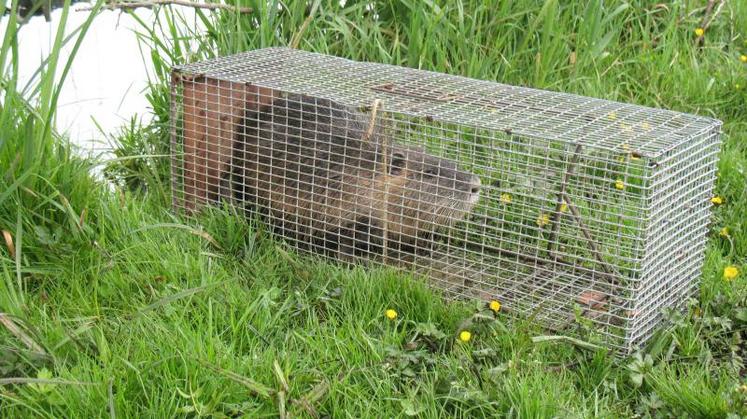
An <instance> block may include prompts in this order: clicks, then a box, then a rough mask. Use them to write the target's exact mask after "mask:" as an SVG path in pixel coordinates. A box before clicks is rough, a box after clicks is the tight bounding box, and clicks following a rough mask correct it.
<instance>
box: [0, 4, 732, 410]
mask: <svg viewBox="0 0 747 419" xmlns="http://www.w3.org/2000/svg"><path fill="white" fill-rule="evenodd" d="M245 3H246V4H245V5H249V6H252V7H254V8H255V10H256V12H255V13H254V14H252V15H249V16H243V17H238V16H236V15H233V14H230V13H218V14H207V13H198V15H199V17H200V19H203V20H204V22H205V23H206V24H207V25H208V27H209V31H208V33H207V35H205V36H201V37H199V38H198V41H199V42H198V46H197V47H196V48H190V47H188V46H187V43H186V39H191V38H193V37H194V35H195V34H192V33H189V32H186V33H179V31H178V30H177V29H176V27H175V25H174V24H173V22H175V21H179V20H180V19H181V17H180V16H179V15H178V14H175V13H173V12H171V11H169V10H168V9H161V10H160V11H159V16H160V19H161V20H160V25H157V26H156V27H155V28H153V27H147V26H143V31H142V33H140V34H139V35H138V36H140V37H141V39H142V40H143V42H147V43H149V44H151V45H155V46H156V47H157V51H158V54H156V55H154V56H152V57H146V59H149V60H153V61H154V63H155V64H156V72H155V74H153V78H152V87H151V89H150V90H149V91H148V92H147V93H146V94H147V96H148V98H149V100H150V102H151V105H152V107H153V112H154V114H155V116H156V118H155V122H154V124H153V125H152V126H148V127H142V126H139V125H138V124H135V123H133V124H131V125H129V126H127V127H125V128H123V129H122V130H121V131H119V132H116V133H112V136H113V138H114V139H115V141H114V142H115V143H116V144H118V149H117V153H116V154H117V159H116V160H115V161H112V162H110V163H109V164H108V165H107V169H106V170H105V173H106V174H107V175H108V176H109V178H110V179H113V180H115V183H116V184H117V188H115V189H113V190H112V188H110V187H109V186H108V185H107V184H105V183H104V182H102V181H99V180H95V179H92V178H91V176H90V175H89V171H90V170H91V168H92V167H93V166H94V165H96V164H98V163H97V162H93V161H87V160H83V159H80V158H78V157H75V156H74V155H73V154H72V153H71V152H70V150H69V146H68V145H67V144H66V142H65V139H63V138H59V137H58V135H57V134H56V133H55V132H54V129H53V125H52V121H54V111H55V103H56V99H55V98H56V97H57V95H58V92H59V86H60V83H61V82H62V81H63V79H64V73H65V69H66V68H68V66H69V60H68V61H65V57H60V56H59V55H55V54H54V53H53V55H52V57H50V58H49V59H48V60H47V61H46V65H45V66H44V67H43V68H42V71H40V72H39V73H38V77H37V78H36V79H35V81H34V83H32V84H31V85H30V86H27V87H24V88H20V87H19V86H18V85H17V63H18V54H21V53H28V52H26V51H22V50H21V49H20V48H19V47H18V46H17V44H16V38H15V30H10V31H8V32H7V33H5V34H3V36H2V37H1V38H2V40H3V41H2V44H1V45H0V48H1V49H0V68H1V69H2V71H1V72H0V74H1V75H0V97H2V104H1V105H0V107H2V112H0V230H2V231H3V233H4V234H3V239H0V312H2V313H4V314H3V317H2V323H0V324H2V326H0V416H4V417H103V416H107V415H112V416H113V415H116V416H118V417H173V416H198V415H204V416H213V417H225V416H240V415H245V416H246V417H265V416H267V417H277V416H279V415H282V413H283V412H287V413H288V414H289V415H292V416H316V415H318V416H323V415H332V416H335V417H338V416H350V417H392V416H403V415H407V414H413V415H420V416H422V417H436V416H459V417H467V416H470V417H471V416H490V417H494V416H509V417H611V418H612V417H630V416H633V415H640V416H641V417H687V416H690V417H725V416H726V415H727V414H728V413H733V414H735V415H746V414H747V408H746V407H745V406H747V405H746V403H747V394H746V393H747V387H740V386H742V385H744V384H745V379H744V378H743V374H744V372H743V371H744V369H745V364H744V360H743V357H744V356H745V353H744V349H743V347H744V343H743V341H742V340H743V339H744V330H745V326H746V325H747V292H746V291H747V286H746V285H745V279H746V278H747V275H746V272H745V270H747V224H745V220H747V192H746V191H747V188H746V187H745V185H747V173H746V170H747V145H746V144H747V134H746V131H747V106H745V105H746V102H747V66H746V65H745V64H742V63H740V61H739V55H740V54H747V44H745V40H746V38H745V36H747V33H745V32H744V30H745V28H747V4H745V3H744V2H729V3H728V4H726V5H725V6H724V7H723V8H721V10H720V12H719V14H718V16H717V17H716V18H715V19H714V20H713V22H712V24H711V25H710V27H709V28H708V30H707V31H706V39H705V44H704V46H703V47H702V48H698V47H697V46H696V44H695V37H694V35H693V31H694V29H695V28H696V27H697V26H699V25H700V24H701V23H700V22H701V21H702V19H703V13H704V7H703V5H702V4H701V3H700V2H695V1H684V2H678V3H676V4H666V5H663V4H660V5H657V4H655V2H645V1H642V0H640V1H639V0H635V1H631V2H629V3H626V4H625V5H623V6H618V5H614V6H604V7H603V6H602V5H601V2H597V1H590V2H574V3H573V4H567V3H569V2H558V1H549V2H540V1H529V0H521V1H500V2H489V1H477V0H474V1H464V2H439V3H440V5H438V6H437V5H435V4H434V3H432V2H415V1H405V0H402V1H378V2H374V4H375V12H376V13H375V15H376V16H378V18H375V17H374V12H372V11H371V10H369V9H368V8H367V4H369V3H370V2H362V1H354V0H348V1H347V3H346V5H345V6H344V7H343V6H340V5H339V2H337V1H332V0H330V1H322V2H321V5H320V7H318V8H317V9H315V15H314V16H313V18H312V19H311V20H310V21H309V24H308V26H307V27H306V30H305V31H304V32H303V33H302V34H300V35H299V34H298V32H299V28H301V27H302V25H303V22H304V20H305V19H306V17H307V10H306V7H305V5H304V4H303V3H304V2H288V5H286V4H283V3H273V4H271V5H269V6H267V5H265V3H264V2H253V1H250V2H245ZM278 4H280V6H281V7H280V8H278V7H276V6H277V5H278ZM2 11H3V10H0V12H2ZM86 27H87V25H84V27H83V28H81V30H80V31H79V32H76V34H75V36H72V37H70V38H69V39H66V38H64V37H63V36H62V35H61V34H60V35H59V36H57V38H56V39H57V46H58V48H55V49H54V51H59V46H60V45H61V44H62V43H63V42H78V39H80V38H79V36H80V37H82V36H85V29H86ZM11 28H15V25H11ZM20 30H24V29H23V28H21V29H20ZM162 32H163V33H162ZM294 37H296V38H297V39H298V40H299V47H300V48H303V49H306V50H313V51H320V52H327V53H331V54H335V55H340V56H344V57H350V58H355V59H361V60H370V61H377V62H386V63H394V64H401V65H406V66H411V67H419V68H425V69H430V70H438V71H445V72H448V73H451V74H461V75H467V76H471V77H477V78H481V79H490V80H498V81H501V82H505V83H510V84H516V85H525V86H532V87H539V88H546V89H551V90H555V91H564V92H573V93H579V94H584V95H589V96H594V97H602V98H607V99H613V100H620V101H625V102H630V103H637V104H644V105H653V106H660V107H666V108H670V109H675V110H680V111H687V112H696V113H700V114H704V115H710V116H715V117H717V118H719V119H722V120H723V121H724V123H725V124H724V142H725V143H724V147H723V152H722V156H721V161H720V163H719V178H718V181H717V192H718V194H719V195H721V196H723V197H724V199H725V203H724V204H723V205H721V206H719V207H715V208H714V222H713V225H712V228H711V233H710V240H709V243H708V248H707V252H706V258H705V260H706V263H705V266H704V269H703V286H702V290H701V293H700V295H699V298H698V299H697V301H693V302H692V304H691V306H690V307H689V310H688V311H687V313H686V314H683V315H675V314H673V315H672V316H671V317H672V321H673V327H672V328H671V329H669V330H667V331H664V332H662V333H660V334H659V335H658V336H657V337H656V339H654V340H653V341H652V342H651V344H650V345H649V347H648V348H646V350H645V351H644V352H643V353H642V354H639V356H637V357H631V358H630V359H627V360H615V359H614V358H612V357H611V356H609V355H607V354H605V353H604V352H603V351H599V350H593V349H589V348H585V347H584V346H583V345H574V344H573V343H572V342H569V341H562V340H561V341H533V340H532V338H533V337H536V336H541V335H546V334H547V333H548V332H546V331H543V330H542V329H540V328H539V327H538V326H537V325H536V324H533V322H532V321H531V320H527V319H522V318H513V317H512V316H510V315H508V314H500V315H499V316H498V317H497V318H493V315H492V314H491V313H487V312H486V311H485V310H484V309H483V308H482V307H480V306H478V305H477V304H476V303H475V304H469V303H444V302H443V301H442V300H441V299H440V298H439V296H438V295H437V293H434V292H433V291H430V290H428V289H426V287H425V286H424V285H423V284H422V283H420V282H418V281H415V280H409V279H408V278H405V277H402V276H400V275H397V274H394V273H392V272H390V271H386V270H364V269H362V268H360V269H354V270H345V269H342V268H338V267H335V266H333V265H329V264H325V263H322V262H318V261H313V260H309V259H302V258H299V257H297V256H294V255H293V254H291V253H287V252H285V251H284V250H282V249H281V248H280V247H279V246H278V245H277V244H276V243H274V242H273V241H272V240H270V239H269V237H268V234H267V233H266V232H265V231H263V230H262V228H260V227H256V226H254V225H252V224H249V223H247V222H246V221H244V220H242V219H241V218H240V217H236V216H235V215H234V214H231V213H230V211H229V210H222V209H215V210H214V211H211V212H210V213H208V214H205V215H204V216H201V217H200V218H199V219H198V220H183V219H180V218H178V217H175V216H173V215H171V213H170V211H169V206H168V205H169V197H168V185H169V183H168V178H167V173H168V168H167V166H166V164H167V163H168V160H167V159H165V158H163V157H159V156H161V155H163V154H164V153H165V152H166V150H167V143H166V141H167V138H168V123H169V120H168V117H169V113H168V110H169V106H168V98H169V96H168V87H167V85H166V82H167V81H168V69H169V66H170V65H171V64H173V63H180V62H183V61H184V60H194V59H200V58H205V57H209V56H213V55H215V54H226V53H230V52H235V51H239V50H244V49H247V48H255V47H263V46H270V45H287V44H289V43H290V41H291V39H294ZM70 59H74V57H70ZM737 85H739V86H740V87H741V88H739V89H738V88H737ZM18 91H23V92H24V95H23V96H21V95H19V94H17V93H16V92H18ZM723 227H728V229H729V234H728V236H727V237H722V236H720V235H719V231H720V230H721V229H722V228H723ZM5 237H8V238H9V239H11V240H12V244H13V245H12V248H11V246H8V244H9V243H6V239H5ZM728 265H735V266H738V267H739V268H740V270H741V274H740V276H739V277H738V278H737V279H735V280H734V281H731V282H727V281H725V280H724V279H723V276H722V275H723V269H724V267H726V266H728ZM387 308H394V309H396V310H397V312H398V314H399V316H398V318H397V320H395V321H388V320H387V319H386V318H385V317H384V315H383V313H384V311H385V310H386V309H387ZM465 322H468V323H465ZM464 327H468V328H469V329H470V330H471V331H472V332H473V336H472V340H471V341H470V342H469V343H466V344H465V343H461V342H458V341H457V339H456V336H457V335H458V333H459V331H460V330H461V329H462V328H464ZM583 337H584V336H582V338H583Z"/></svg>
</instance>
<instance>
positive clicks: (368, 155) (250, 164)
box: [229, 95, 480, 257]
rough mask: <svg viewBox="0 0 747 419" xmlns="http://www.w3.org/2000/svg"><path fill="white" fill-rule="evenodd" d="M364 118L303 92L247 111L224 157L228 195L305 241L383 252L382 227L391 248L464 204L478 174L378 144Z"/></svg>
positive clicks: (424, 238)
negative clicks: (231, 148) (227, 163)
mask: <svg viewBox="0 0 747 419" xmlns="http://www.w3.org/2000/svg"><path fill="white" fill-rule="evenodd" d="M369 124H370V122H369V117H367V116H366V115H365V114H363V113H360V112H357V111H352V110H350V109H348V108H345V107H343V106H340V105H339V104H336V103H335V102H332V101H329V100H323V99H315V98H311V97H308V96H303V95H289V96H287V97H284V98H277V99H275V100H274V101H273V102H272V104H271V105H270V106H268V107H265V108H264V109H260V110H259V111H257V110H251V111H247V113H246V116H245V118H244V121H243V123H241V124H240V127H239V128H238V130H237V135H236V141H235V145H234V148H235V150H234V155H233V160H232V162H231V173H230V183H229V185H230V187H231V194H232V195H233V198H234V199H235V200H237V201H239V202H244V203H246V204H248V207H249V208H248V209H254V210H258V212H259V213H260V214H263V215H264V216H265V218H266V219H268V220H269V221H270V224H271V225H272V226H273V227H274V228H275V229H276V231H278V232H279V233H280V234H282V235H283V236H284V237H286V238H288V239H291V240H294V241H295V244H297V245H299V246H303V247H306V248H310V249H312V250H320V251H323V252H325V253H327V254H334V255H336V256H338V257H340V256H370V255H371V254H381V253H382V250H383V243H384V237H385V234H386V237H388V241H387V248H388V249H392V250H395V251H410V252H411V251H415V250H418V249H419V248H420V247H422V246H423V245H425V244H427V243H428V241H429V239H430V238H432V235H433V233H435V232H437V231H439V230H442V229H444V228H446V227H448V226H449V225H450V224H452V223H454V222H456V221H458V220H460V219H461V218H463V217H464V216H465V214H467V213H468V212H469V211H471V209H472V207H473V206H474V205H475V203H476V202H477V200H478V198H479V195H480V178H479V177H477V176H475V175H473V174H471V173H468V172H465V171H462V170H460V169H459V168H458V167H457V165H456V163H455V162H453V161H451V160H447V159H442V158H438V157H435V156H432V155H430V154H427V153H426V152H424V151H423V150H422V149H420V148H416V147H406V146H402V145H398V144H394V143H393V142H391V141H388V142H387V143H386V144H385V143H384V139H385V136H384V134H383V133H382V130H381V129H378V128H377V129H375V130H373V132H372V133H369V132H367V131H370V130H369ZM368 134H371V135H370V136H369V135H368ZM385 149H386V151H387V159H386V167H388V169H389V170H388V173H385V172H384V166H385V164H384V163H385V159H384V152H383V151H384V150H385ZM252 207H253V208H252ZM385 229H386V231H387V232H386V233H385V232H384V230H385Z"/></svg>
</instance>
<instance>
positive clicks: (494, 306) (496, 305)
mask: <svg viewBox="0 0 747 419" xmlns="http://www.w3.org/2000/svg"><path fill="white" fill-rule="evenodd" d="M488 307H490V309H491V310H493V312H494V313H497V312H499V311H501V303H500V302H498V301H496V300H493V301H491V302H490V304H488Z"/></svg>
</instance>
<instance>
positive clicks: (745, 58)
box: [739, 54, 747, 63]
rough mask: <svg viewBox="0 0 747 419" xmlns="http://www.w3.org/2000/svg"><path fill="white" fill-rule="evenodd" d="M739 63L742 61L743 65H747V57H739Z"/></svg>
mask: <svg viewBox="0 0 747 419" xmlns="http://www.w3.org/2000/svg"><path fill="white" fill-rule="evenodd" d="M739 61H741V62H743V63H747V55H744V54H742V55H740V56H739Z"/></svg>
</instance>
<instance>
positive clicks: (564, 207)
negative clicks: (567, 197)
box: [560, 202, 568, 212]
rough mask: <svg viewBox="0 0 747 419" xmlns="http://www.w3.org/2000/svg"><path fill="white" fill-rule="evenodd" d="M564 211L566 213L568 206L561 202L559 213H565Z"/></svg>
mask: <svg viewBox="0 0 747 419" xmlns="http://www.w3.org/2000/svg"><path fill="white" fill-rule="evenodd" d="M566 211H568V204H566V203H565V202H563V203H562V204H560V212H566Z"/></svg>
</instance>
